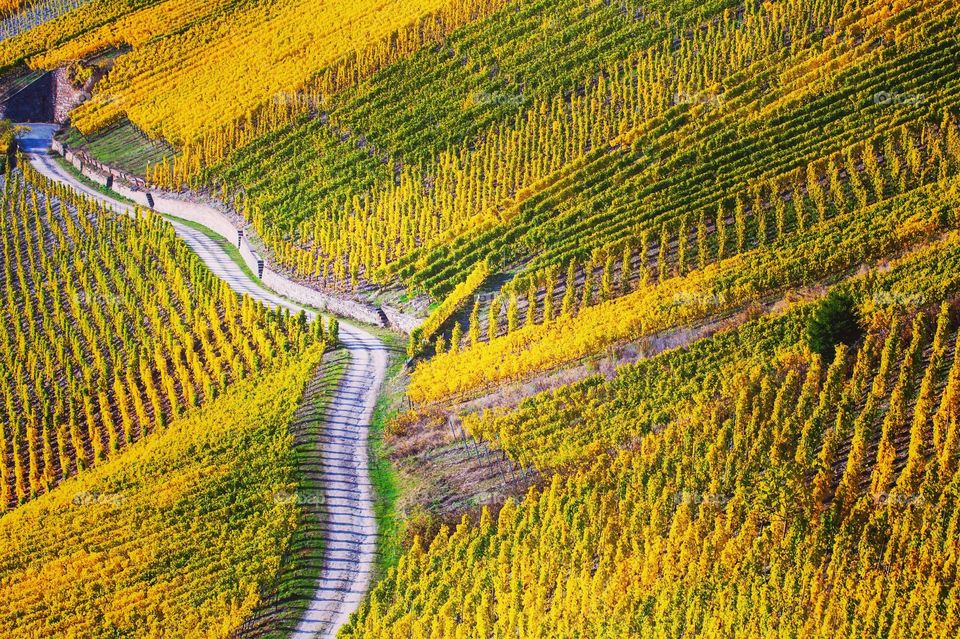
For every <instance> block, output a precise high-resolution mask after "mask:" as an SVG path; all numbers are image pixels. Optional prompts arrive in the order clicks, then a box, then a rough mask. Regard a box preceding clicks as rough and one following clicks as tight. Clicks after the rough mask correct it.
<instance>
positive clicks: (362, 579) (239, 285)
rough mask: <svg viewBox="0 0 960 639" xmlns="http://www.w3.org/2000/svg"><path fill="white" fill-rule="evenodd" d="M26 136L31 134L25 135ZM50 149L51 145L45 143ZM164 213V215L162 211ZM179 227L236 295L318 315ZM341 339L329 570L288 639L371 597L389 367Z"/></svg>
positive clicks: (374, 344)
mask: <svg viewBox="0 0 960 639" xmlns="http://www.w3.org/2000/svg"><path fill="white" fill-rule="evenodd" d="M27 135H28V136H29V135H31V134H29V133H28V134H27ZM38 135H39V136H40V140H39V142H38V138H37V137H34V138H33V139H31V140H30V142H31V144H30V147H29V148H30V150H31V151H33V152H31V153H28V154H27V155H26V156H25V157H26V158H27V159H28V160H29V162H30V163H31V164H32V165H33V166H34V168H36V169H37V170H38V171H39V172H40V173H42V174H44V175H46V176H47V177H49V178H52V179H54V180H56V181H58V182H63V183H66V184H69V185H70V186H71V187H73V188H74V189H75V190H77V191H79V192H81V193H83V194H85V195H88V196H90V197H93V198H95V199H97V200H99V201H101V202H103V203H105V204H107V205H109V206H110V207H112V208H113V209H114V210H115V211H117V212H120V213H130V212H131V211H132V207H131V206H129V205H127V204H124V203H122V202H119V201H117V200H115V199H113V198H110V197H107V196H105V195H104V194H102V193H100V192H98V191H96V190H95V189H92V188H90V187H88V186H87V185H85V184H83V183H82V182H80V181H79V180H77V179H75V178H74V177H73V176H72V175H71V174H70V173H68V172H67V171H65V170H64V169H63V168H62V167H61V166H60V165H59V164H58V163H57V162H56V161H55V160H54V159H53V157H52V156H50V155H49V152H46V151H44V148H43V147H44V145H43V136H45V135H52V128H51V129H49V133H47V131H46V130H44V131H43V132H41V133H40V134H38ZM46 148H47V149H49V140H47V141H46ZM159 212H160V213H163V211H162V210H160V211H159ZM172 224H173V227H174V229H175V230H176V232H177V235H178V236H180V237H181V238H182V239H183V240H184V241H185V242H186V243H187V245H188V246H190V248H191V249H192V250H193V251H194V252H195V253H196V254H197V255H198V256H199V257H200V258H201V259H202V260H203V262H204V263H205V264H206V265H207V267H208V268H209V269H210V270H211V271H212V272H213V273H214V274H216V275H217V276H218V277H220V278H221V279H223V280H224V281H226V282H227V283H228V284H229V285H230V287H231V288H233V289H234V290H235V291H237V292H238V293H243V294H247V295H250V296H251V297H253V298H254V299H257V300H260V301H262V302H264V303H265V304H268V305H270V306H273V307H278V306H279V307H283V308H288V309H290V310H291V311H294V312H299V311H300V310H304V311H306V312H307V315H308V317H311V318H312V317H313V316H314V313H312V312H311V311H309V310H307V309H304V308H303V307H302V306H300V305H298V304H295V303H293V302H290V301H288V300H286V299H284V298H282V297H280V296H278V295H276V294H275V293H273V292H271V291H268V290H266V289H264V288H263V287H262V286H260V285H259V284H258V283H257V282H255V281H253V280H251V279H250V278H249V277H247V275H246V274H245V273H244V272H243V270H242V269H241V268H240V267H239V266H238V265H237V264H235V263H234V262H233V261H232V260H231V259H230V257H229V256H228V255H227V254H226V252H225V251H224V250H223V249H222V248H221V247H220V246H219V245H218V244H217V243H216V242H214V241H212V240H210V238H208V237H207V236H206V235H204V234H203V233H202V232H200V231H198V230H196V229H193V228H190V227H188V226H185V225H183V224H180V223H177V222H173V223H172ZM340 341H341V343H342V345H343V346H344V348H346V349H347V351H348V352H349V354H350V361H349V363H348V365H347V369H346V371H345V373H344V375H343V376H342V378H341V381H340V384H339V386H338V387H337V389H336V392H335V394H334V396H333V399H332V400H331V402H330V404H329V405H328V408H327V410H326V414H325V415H324V417H323V421H324V431H323V435H322V436H321V438H320V459H321V464H322V468H321V469H319V470H320V472H321V474H322V478H323V486H324V499H323V504H322V506H321V508H320V511H321V513H322V518H323V521H322V530H323V539H324V551H323V565H322V568H321V573H320V578H319V579H318V581H317V584H316V587H315V588H314V592H313V595H312V597H311V599H310V601H309V603H308V604H307V609H306V612H305V614H304V615H303V617H302V618H301V620H300V621H299V623H298V624H297V626H296V628H294V629H292V632H291V634H290V636H291V637H292V638H293V639H315V638H318V637H320V638H324V639H327V638H330V639H333V638H334V637H336V634H337V631H338V630H339V629H340V627H341V626H342V625H343V624H345V623H346V622H347V620H348V619H349V617H350V614H352V613H353V611H354V610H356V608H357V606H358V605H359V604H360V601H361V600H362V599H363V597H364V595H365V594H366V591H367V588H368V586H369V583H370V579H371V575H372V569H373V563H374V560H375V553H376V534H377V533H376V520H375V518H374V513H373V490H372V486H371V484H370V478H369V470H368V469H369V463H368V462H369V460H368V433H369V426H370V420H371V418H372V415H373V410H374V406H375V404H376V400H377V396H378V394H379V391H380V387H381V386H382V385H383V380H384V376H385V374H386V369H387V359H388V357H387V348H386V346H385V345H384V344H383V342H381V341H380V340H379V339H377V338H376V337H374V336H373V335H371V334H369V333H367V332H366V331H363V330H361V329H359V328H356V327H354V326H350V325H345V324H343V323H341V325H340Z"/></svg>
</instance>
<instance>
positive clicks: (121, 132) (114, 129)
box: [62, 118, 174, 176]
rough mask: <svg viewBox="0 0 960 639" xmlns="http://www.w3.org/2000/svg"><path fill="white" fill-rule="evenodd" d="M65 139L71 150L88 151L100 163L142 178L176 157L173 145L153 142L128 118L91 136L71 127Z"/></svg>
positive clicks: (64, 135)
mask: <svg viewBox="0 0 960 639" xmlns="http://www.w3.org/2000/svg"><path fill="white" fill-rule="evenodd" d="M62 137H63V140H64V142H66V143H67V145H68V146H70V147H71V148H79V149H84V150H85V151H87V152H88V153H89V154H90V155H92V156H93V157H94V158H96V159H97V160H99V161H100V162H103V163H104V164H109V165H111V166H115V167H117V168H119V169H121V170H123V171H127V172H129V173H133V174H134V175H140V176H142V175H143V174H144V173H145V172H146V168H147V166H148V165H155V164H158V163H159V162H161V161H163V160H164V159H166V160H170V159H171V158H173V156H174V150H173V149H172V148H171V147H170V146H168V145H167V144H165V143H163V142H162V141H159V140H151V139H150V138H148V137H147V136H146V135H144V134H143V133H141V132H140V131H139V130H138V129H137V128H136V127H135V126H134V125H133V124H132V123H131V122H130V121H129V120H128V119H126V118H123V119H121V120H120V121H119V122H117V123H116V124H113V125H111V126H109V127H107V128H105V129H103V130H100V131H97V132H96V133H93V134H91V135H89V136H85V135H83V134H81V133H80V132H79V131H77V130H76V129H74V128H69V129H67V131H66V132H65V133H64V134H63V136H62Z"/></svg>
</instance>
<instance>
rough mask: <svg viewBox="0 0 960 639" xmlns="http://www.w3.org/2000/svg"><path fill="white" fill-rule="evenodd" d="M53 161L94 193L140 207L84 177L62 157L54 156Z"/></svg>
mask: <svg viewBox="0 0 960 639" xmlns="http://www.w3.org/2000/svg"><path fill="white" fill-rule="evenodd" d="M53 159H54V161H55V162H56V163H57V164H59V165H60V168H62V169H63V170H64V171H66V172H67V173H69V174H70V176H71V177H72V178H74V179H75V180H77V181H78V182H80V183H81V184H83V185H84V186H86V187H89V188H91V189H93V190H94V191H96V192H97V193H99V194H101V195H105V196H106V197H108V198H110V199H112V200H116V201H117V202H122V203H123V204H128V205H130V206H138V205H137V203H136V202H134V201H133V200H131V199H130V198H127V197H124V196H122V195H120V194H119V193H117V192H116V191H114V190H113V189H108V188H107V187H106V185H104V184H100V183H99V182H94V181H93V180H91V179H90V178H88V177H87V176H86V175H84V174H83V173H81V172H80V171H79V170H77V167H75V166H74V165H72V164H70V163H69V162H67V160H66V159H65V158H64V157H63V156H62V155H58V154H54V155H53Z"/></svg>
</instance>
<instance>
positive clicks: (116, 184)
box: [51, 140, 423, 334]
mask: <svg viewBox="0 0 960 639" xmlns="http://www.w3.org/2000/svg"><path fill="white" fill-rule="evenodd" d="M51 148H52V149H53V150H54V152H56V153H59V154H61V155H63V157H64V158H66V159H67V161H68V162H70V163H72V164H73V165H74V166H75V167H76V168H77V169H78V170H79V171H80V172H81V173H83V175H85V176H86V177H87V178H89V179H91V180H93V181H94V182H97V183H98V184H103V185H105V186H106V184H107V179H108V177H109V176H112V177H113V183H112V185H111V186H110V188H111V189H112V190H113V191H115V192H116V193H118V194H120V195H122V196H123V197H125V198H127V199H129V200H132V201H134V202H136V203H137V204H139V205H141V206H143V207H145V208H152V209H153V210H155V211H158V212H160V213H166V214H167V215H172V216H175V217H178V218H181V219H184V220H188V221H190V222H195V223H197V224H200V225H202V226H205V227H207V228H208V229H210V230H212V231H213V232H214V233H217V234H218V235H221V236H223V237H224V238H227V239H228V240H229V241H231V242H235V243H236V245H237V247H238V249H239V251H240V255H241V257H242V258H243V261H244V262H245V263H246V265H247V266H248V267H249V268H250V270H251V271H252V272H253V273H255V274H256V275H257V276H258V277H259V278H260V280H261V281H262V282H263V284H264V285H265V286H267V287H268V288H270V289H272V290H273V291H275V292H276V293H279V294H280V295H282V296H284V297H287V298H289V299H291V300H293V301H294V302H297V303H299V304H305V305H307V306H312V307H314V308H318V309H320V310H323V311H326V312H328V313H333V314H335V315H340V316H342V317H347V318H352V319H355V320H359V321H361V322H364V323H367V324H373V325H375V326H389V327H391V328H394V329H396V330H399V331H401V332H404V333H408V334H409V333H410V331H412V330H413V329H414V328H416V327H417V326H419V325H420V323H421V322H422V321H423V320H422V319H420V318H417V317H413V316H411V315H407V314H406V313H402V312H400V311H398V310H396V309H393V308H391V307H389V306H383V307H380V308H378V307H375V306H373V305H372V304H363V303H361V302H356V301H354V300H347V299H342V298H339V297H335V296H333V295H328V294H326V293H323V292H321V291H318V290H316V289H313V288H309V287H307V286H304V285H303V284H298V283H297V282H294V281H291V280H290V279H288V278H287V277H285V276H284V275H282V274H281V273H279V272H277V271H275V270H273V269H271V268H270V267H269V266H268V265H266V264H265V262H264V260H263V258H261V257H260V255H259V254H257V252H256V251H254V249H253V247H252V246H251V245H250V243H249V242H248V241H247V238H246V236H245V234H244V233H242V232H241V231H240V230H239V229H238V228H237V227H236V226H235V225H234V223H233V221H231V220H230V218H229V217H228V216H227V215H226V214H225V213H223V212H222V211H219V210H217V209H216V208H214V207H212V206H210V205H207V204H200V203H195V202H185V201H183V200H180V199H177V198H175V197H172V196H170V195H168V194H163V193H162V192H155V191H153V192H148V191H147V190H145V187H144V182H143V180H142V179H140V178H136V177H134V176H130V175H127V174H125V173H123V172H122V171H117V170H116V169H113V168H111V167H108V166H105V165H103V164H101V163H99V162H96V161H95V160H93V159H92V158H90V157H89V156H87V155H86V154H82V153H76V152H74V151H72V150H70V149H67V148H64V146H63V144H62V143H61V142H59V141H57V140H54V141H53V144H52V145H51ZM148 195H150V196H152V198H153V206H151V205H150V202H149V201H148ZM381 311H382V315H381ZM384 318H386V321H384Z"/></svg>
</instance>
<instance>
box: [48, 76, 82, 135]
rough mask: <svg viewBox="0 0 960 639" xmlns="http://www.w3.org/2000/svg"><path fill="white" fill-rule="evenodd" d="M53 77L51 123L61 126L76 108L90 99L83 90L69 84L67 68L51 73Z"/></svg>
mask: <svg viewBox="0 0 960 639" xmlns="http://www.w3.org/2000/svg"><path fill="white" fill-rule="evenodd" d="M50 75H51V76H53V95H52V100H53V121H54V122H56V123H57V124H63V123H64V122H66V121H67V117H68V116H69V114H70V111H72V110H73V109H74V108H75V107H76V106H78V105H79V104H80V103H81V102H83V101H84V100H86V99H87V98H89V97H90V95H89V94H88V93H87V92H86V91H84V90H83V89H78V88H76V87H75V86H73V84H71V82H70V79H69V78H68V73H67V67H60V68H59V69H56V70H54V71H52V72H51V74H50Z"/></svg>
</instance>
